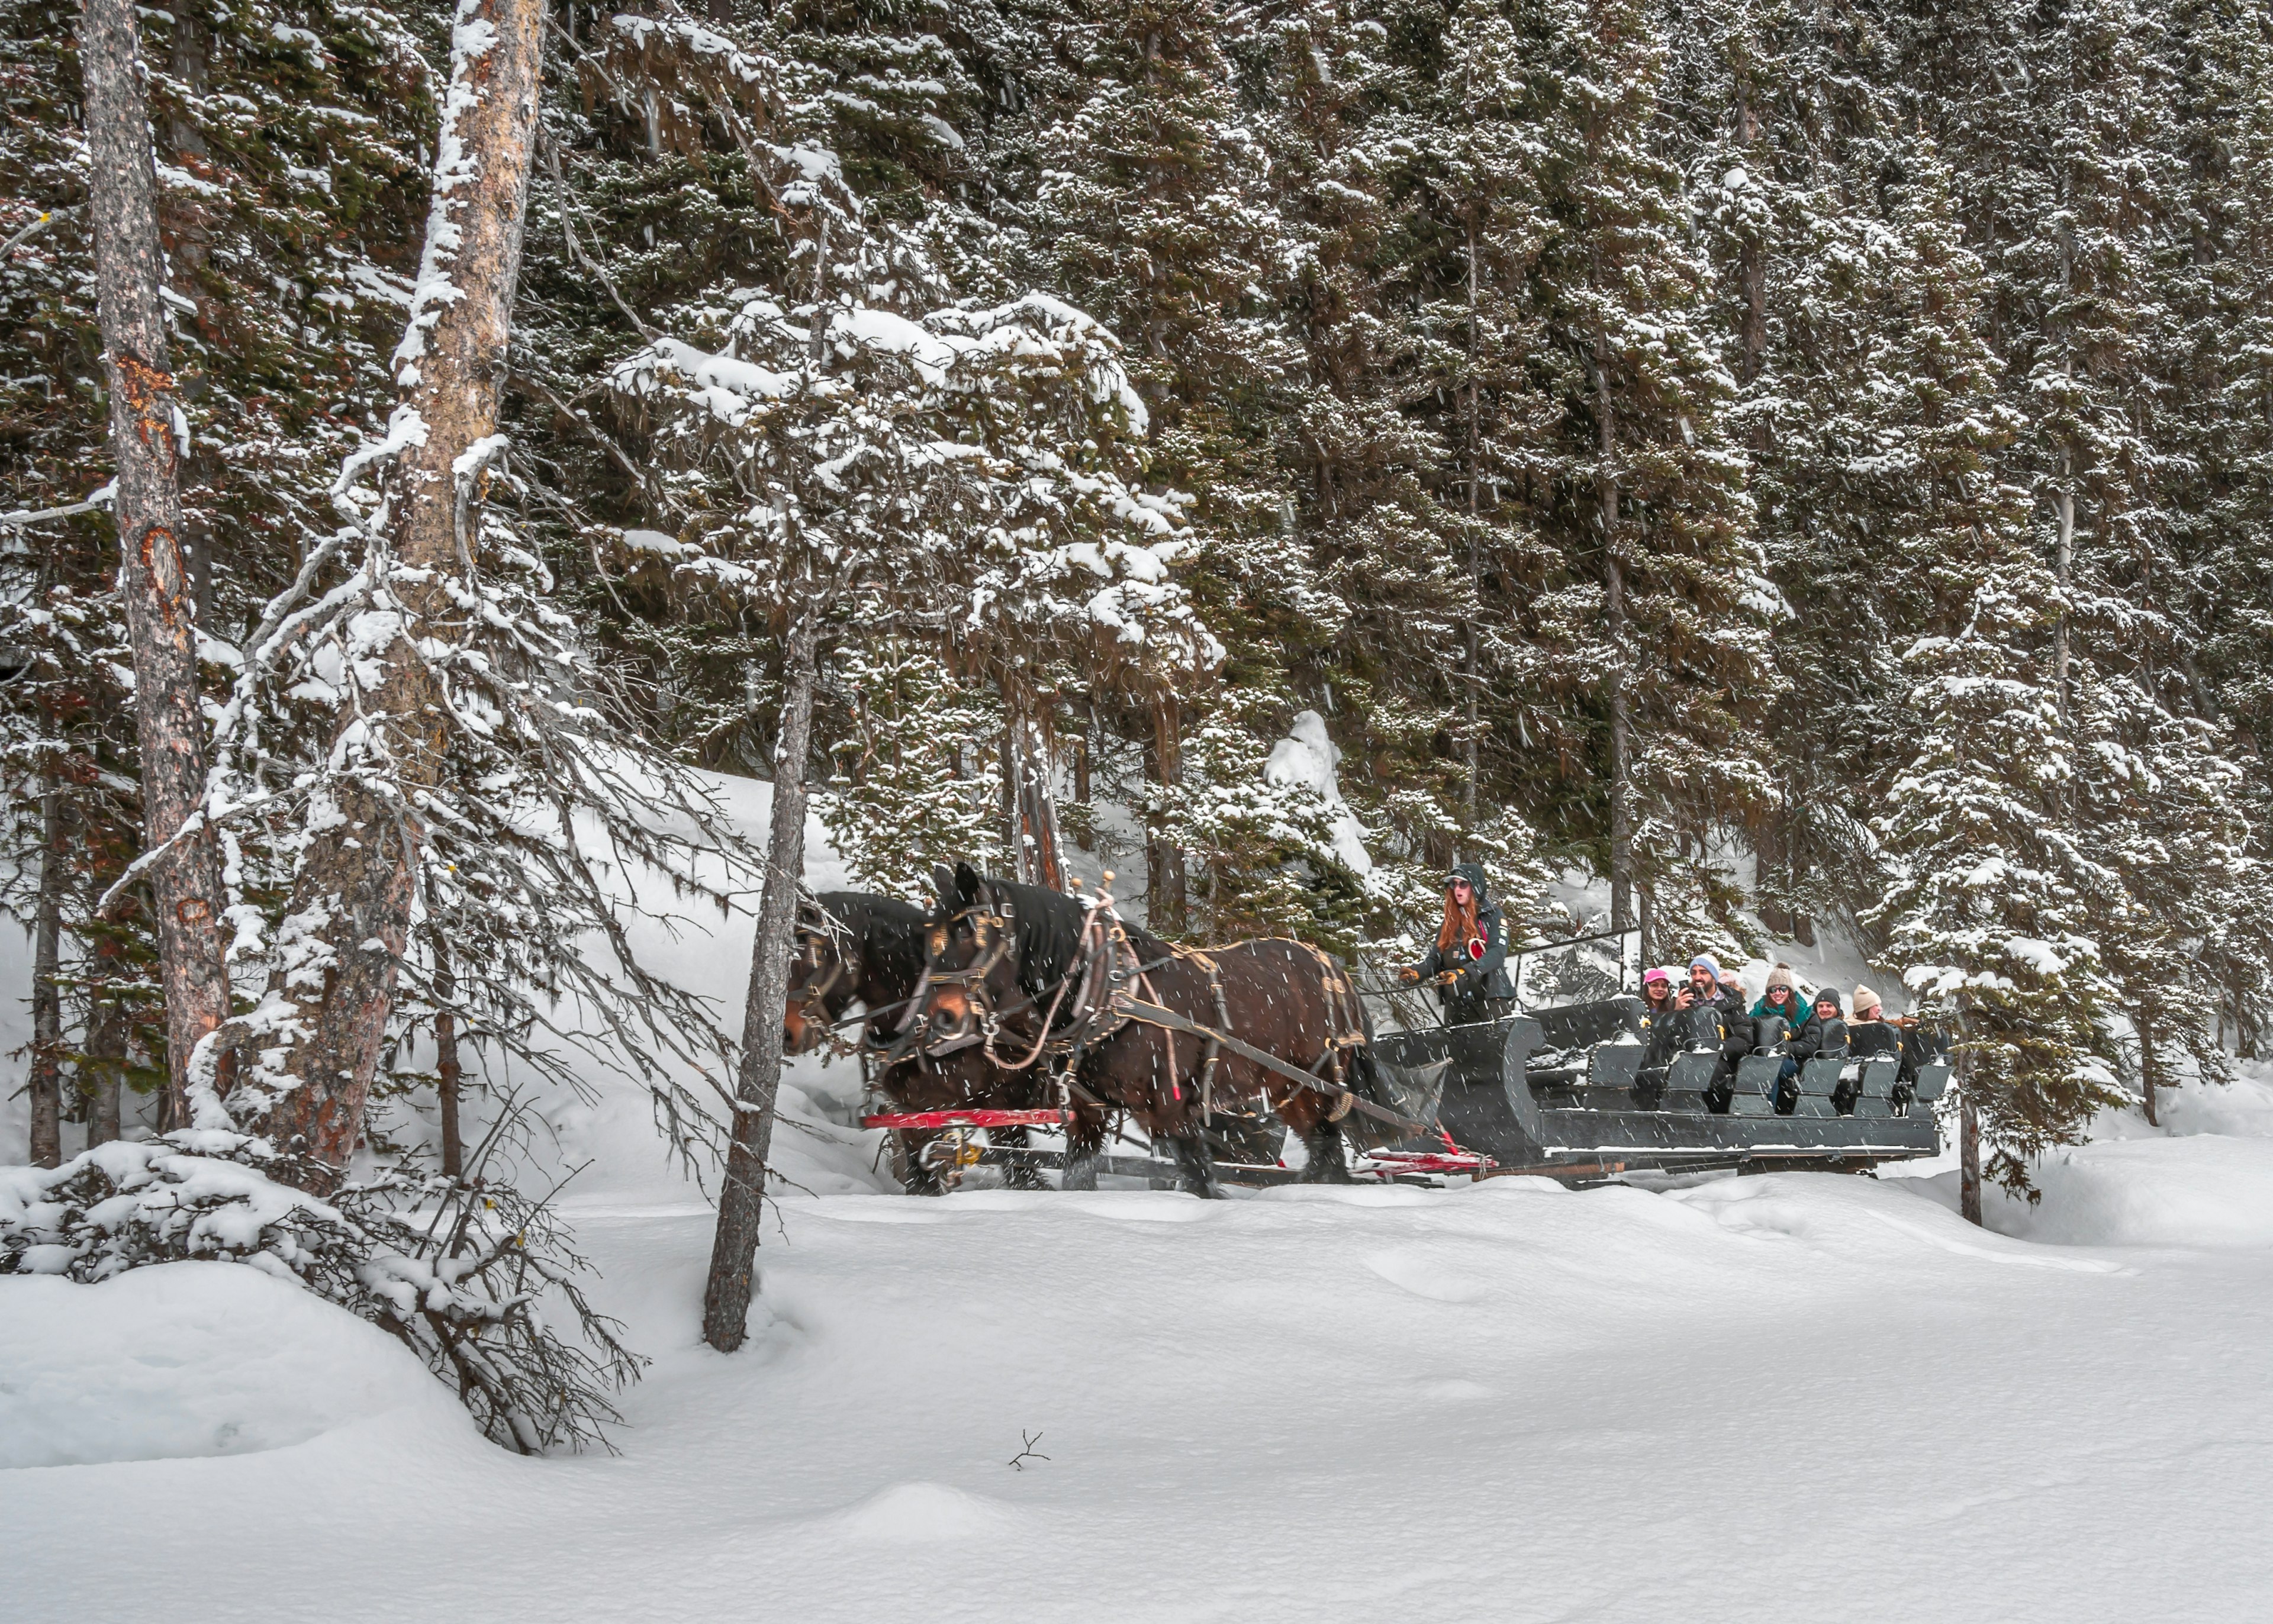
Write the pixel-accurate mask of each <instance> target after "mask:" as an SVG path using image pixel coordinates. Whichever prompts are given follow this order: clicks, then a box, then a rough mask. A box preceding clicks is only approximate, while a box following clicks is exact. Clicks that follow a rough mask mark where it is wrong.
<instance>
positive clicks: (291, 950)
mask: <svg viewBox="0 0 2273 1624" xmlns="http://www.w3.org/2000/svg"><path fill="white" fill-rule="evenodd" d="M543 22H544V4H543V0H460V3H459V9H458V27H457V34H456V39H457V41H458V42H457V43H456V44H455V45H454V48H453V53H452V62H451V88H450V91H449V93H448V95H447V97H446V103H447V104H449V105H453V106H454V107H455V108H456V109H457V110H456V112H455V114H454V118H453V120H452V122H451V123H449V124H448V125H447V127H446V129H445V131H444V132H443V138H442V139H441V141H440V142H439V145H438V148H437V156H436V164H435V169H434V176H433V197H432V202H431V207H430V211H429V213H428V217H427V224H426V243H425V250H424V255H423V257H422V258H421V262H420V266H419V274H418V289H417V291H416V293H414V295H413V299H412V307H411V317H410V323H409V330H408V332H407V333H405V334H404V337H403V341H402V344H401V348H398V349H397V350H396V352H395V365H396V374H395V383H396V387H397V389H398V390H399V391H400V393H401V404H400V405H399V406H398V407H397V408H396V412H397V422H398V423H401V422H403V421H406V419H405V417H404V414H411V415H415V416H416V419H417V420H418V421H419V422H420V423H424V430H425V432H424V438H423V439H417V440H416V443H414V444H409V445H405V446H404V447H403V448H402V450H401V453H399V454H398V456H397V458H396V460H395V464H394V481H393V485H392V488H391V490H390V492H389V506H388V515H387V521H386V535H385V538H384V543H382V544H380V545H379V546H377V547H375V549H374V551H375V552H376V553H379V554H382V555H388V556H390V558H389V561H390V562H391V564H392V565H393V566H394V568H393V570H392V572H391V577H392V579H391V580H390V589H391V590H392V592H393V594H394V599H395V601H396V602H398V603H399V604H400V605H401V608H402V610H403V611H404V619H405V625H404V626H403V635H402V636H401V637H399V638H397V639H396V640H394V642H393V643H392V644H391V645H390V646H389V647H388V649H387V651H386V656H385V665H384V670H383V673H382V675H381V677H380V680H379V687H378V689H377V690H376V692H371V693H368V694H366V695H365V696H364V701H363V705H362V707H361V710H360V713H359V714H343V715H342V717H341V732H340V736H339V738H338V740H337V741H335V742H336V743H338V744H341V745H346V744H349V742H350V740H349V732H350V730H355V731H356V732H357V733H359V734H360V735H361V736H362V739H363V743H362V746H361V748H362V751H363V761H364V770H363V771H362V772H360V773H357V774H353V775H339V776H338V777H336V778H335V779H334V788H333V790H332V798H333V800H334V805H335V806H336V809H337V814H338V815H337V816H336V818H335V819H333V821H332V822H331V824H330V826H329V827H326V828H325V829H323V830H322V831H321V832H320V833H319V834H317V836H316V837H315V839H314V840H313V841H312V842H311V843H310V846H309V849H308V852H307V855H306V857H304V860H303V862H302V864H301V869H300V872H299V874H298V876H297V877H296V881H295V885H294V891H293V899H292V904H291V908H290V909H289V913H290V915H291V916H292V917H295V918H297V919H303V920H306V921H309V922H311V923H310V924H308V925H306V926H304V927H303V928H302V932H301V936H300V939H299V940H297V941H295V940H292V939H284V940H281V941H280V944H279V945H280V947H281V948H282V949H283V950H284V953H285V955H286V957H287V960H288V962H289V961H290V960H291V959H292V958H293V956H294V955H295V954H298V955H299V957H300V959H301V962H302V969H301V970H300V973H297V974H295V975H291V976H280V977H279V978H278V980H277V982H276V983H275V984H274V987H273V988H272V996H273V997H275V998H279V999H284V1000H286V1001H288V1002H289V1003H290V1004H291V1005H292V1006H293V1008H294V1014H295V1016H296V1029H297V1034H298V1035H297V1036H296V1037H295V1039H294V1041H293V1043H292V1044H291V1047H290V1050H289V1053H288V1055H287V1056H286V1059H285V1066H284V1069H285V1071H286V1072H287V1073H288V1074H289V1076H290V1077H291V1078H292V1079H294V1080H295V1081H296V1086H295V1087H293V1088H292V1089H290V1090H289V1092H287V1093H285V1094H284V1095H283V1096H282V1097H281V1099H279V1100H278V1102H277V1104H276V1105H275V1107H274V1111H272V1113H271V1118H270V1123H269V1127H270V1131H271V1133H272V1134H274V1136H275V1137H276V1138H277V1139H278V1140H279V1141H281V1142H289V1141H290V1140H292V1139H293V1138H295V1137H297V1138H301V1139H304V1141H305V1148H306V1150H307V1152H308V1154H309V1155H310V1156H311V1157H312V1158H313V1159H314V1161H315V1162H317V1163H318V1164H321V1165H324V1166H326V1167H328V1168H330V1169H332V1170H333V1172H334V1176H336V1175H337V1174H338V1173H339V1172H340V1171H342V1170H344V1168H345V1167H346V1165H347V1162H348V1158H349V1156H350V1155H351V1154H352V1153H353V1152H354V1149H355V1146H356V1141H357V1139H358V1137H359V1136H360V1135H361V1134H362V1131H363V1121H364V1104H365V1101H366V1100H367V1098H368V1096H369V1094H370V1091H371V1081H372V1078H373V1076H374V1074H376V1072H377V1069H378V1065H379V1049H380V1045H381V1043H382V1041H383V1040H384V1038H385V1037H386V1025H387V1021H388V1018H389V1017H390V1015H391V1014H393V1012H394V990H395V968H396V966H397V964H398V963H399V962H401V954H402V950H403V945H404V942H405V940H406V939H407V937H408V935H409V926H410V906H411V899H412V895H413V891H414V879H413V876H414V873H415V871H416V859H417V854H418V849H419V846H420V844H421V842H423V839H424V830H423V828H422V827H421V825H420V823H419V821H418V819H417V818H416V814H415V812H413V811H412V810H411V809H412V807H413V806H414V805H415V797H416V793H417V792H418V791H419V790H424V789H429V788H431V787H432V786H433V785H435V784H437V783H439V782H440V779H441V775H442V770H443V766H444V755H445V745H446V734H445V733H444V730H443V727H442V724H441V722H439V716H440V715H442V714H443V712H442V707H441V704H440V701H441V698H442V696H441V693H440V691H439V687H438V685H437V684H436V681H435V678H434V675H433V673H432V671H431V670H430V669H429V668H428V666H427V665H426V664H425V662H424V661H423V660H422V659H420V658H418V657H417V655H416V654H415V652H414V649H415V647H416V644H417V643H418V642H419V641H422V640H427V639H434V640H440V641H444V642H451V641H455V640H458V639H459V637H460V636H461V624H460V619H461V613H462V611H461V610H460V609H459V608H458V606H457V604H456V602H455V601H454V597H453V595H452V593H451V590H450V588H451V586H452V584H453V581H454V578H455V577H456V576H457V575H458V573H459V572H460V562H459V561H460V558H461V549H462V548H464V547H466V546H467V545H469V543H468V542H467V541H466V539H465V537H466V535H469V534H471V530H472V521H471V519H470V517H469V515H468V514H467V513H465V512H464V511H463V508H462V507H461V504H464V505H472V503H473V501H474V493H473V492H471V491H469V490H461V488H460V485H461V475H460V474H459V472H458V470H457V468H456V467H455V465H456V464H457V462H458V460H460V459H461V457H463V456H465V455H466V453H468V451H469V449H470V448H472V447H473V446H475V445H476V443H477V442H480V441H483V440H485V439H487V438H489V437H490V436H491V434H493V433H494V432H495V431H496V430H497V422H498V399H499V393H500V391H501V390H502V388H503V386H504V384H505V378H506V338H507V333H508V327H509V322H510V318H511V315H512V311H513V299H514V285H515V283H516V281H518V280H519V276H520V271H521V226H522V219H523V213H524V211H525V209H526V206H527V204H528V199H529V160H530V152H531V146H532V142H531V133H532V131H533V129H534V126H535V123H536V93H537V72H538V68H539V65H540V59H541V56H542V36H541V33H540V30H541V27H542V25H543ZM484 25H486V26H484ZM414 438H416V437H414ZM461 524H462V525H464V526H465V527H466V528H465V529H463V530H461ZM311 966H314V967H320V969H321V972H322V973H321V975H320V977H318V976H315V975H312V974H310V973H309V967H311Z"/></svg>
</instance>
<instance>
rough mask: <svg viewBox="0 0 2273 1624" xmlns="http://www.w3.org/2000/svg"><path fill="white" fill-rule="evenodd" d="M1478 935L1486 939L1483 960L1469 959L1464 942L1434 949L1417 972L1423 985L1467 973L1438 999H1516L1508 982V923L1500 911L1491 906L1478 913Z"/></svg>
mask: <svg viewBox="0 0 2273 1624" xmlns="http://www.w3.org/2000/svg"><path fill="white" fill-rule="evenodd" d="M1476 932H1477V933H1478V934H1479V935H1481V936H1482V938H1483V939H1484V954H1483V957H1482V958H1480V959H1471V958H1470V957H1468V953H1467V943H1465V942H1461V943H1458V944H1456V945H1454V946H1452V947H1430V948H1429V951H1428V952H1427V953H1424V954H1422V955H1421V962H1420V963H1418V964H1416V965H1414V969H1416V970H1418V971H1419V972H1420V976H1421V979H1422V981H1424V982H1429V981H1434V980H1435V979H1436V978H1437V977H1438V976H1441V975H1443V974H1444V972H1445V971H1446V970H1453V969H1456V970H1462V971H1465V972H1466V974H1464V975H1463V976H1462V977H1460V979H1459V980H1458V981H1456V982H1454V983H1453V984H1451V985H1450V986H1446V987H1441V988H1439V989H1438V995H1439V996H1440V997H1442V998H1444V999H1453V998H1513V997H1514V996H1515V984H1514V983H1512V982H1511V981H1510V980H1508V978H1507V921H1506V919H1505V918H1504V917H1503V916H1502V915H1501V913H1500V911H1499V909H1498V908H1497V907H1496V906H1495V905H1493V904H1491V903H1489V902H1488V903H1486V904H1485V905H1484V906H1483V907H1482V908H1479V909H1477V910H1476Z"/></svg>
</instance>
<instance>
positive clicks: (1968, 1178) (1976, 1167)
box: [1957, 1078, 1981, 1225]
mask: <svg viewBox="0 0 2273 1624" xmlns="http://www.w3.org/2000/svg"><path fill="white" fill-rule="evenodd" d="M1971 1082H1972V1079H1971V1078H1965V1079H1963V1080H1962V1081H1961V1082H1960V1083H1959V1085H1958V1096H1957V1205H1958V1212H1959V1214H1960V1216H1962V1217H1963V1218H1964V1220H1965V1221H1966V1222H1967V1223H1968V1224H1976V1225H1977V1224H1980V1222H1981V1113H1980V1112H1979V1111H1977V1110H1976V1109H1975V1108H1974V1104H1973V1089H1972V1088H1971V1086H1970V1085H1971Z"/></svg>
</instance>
